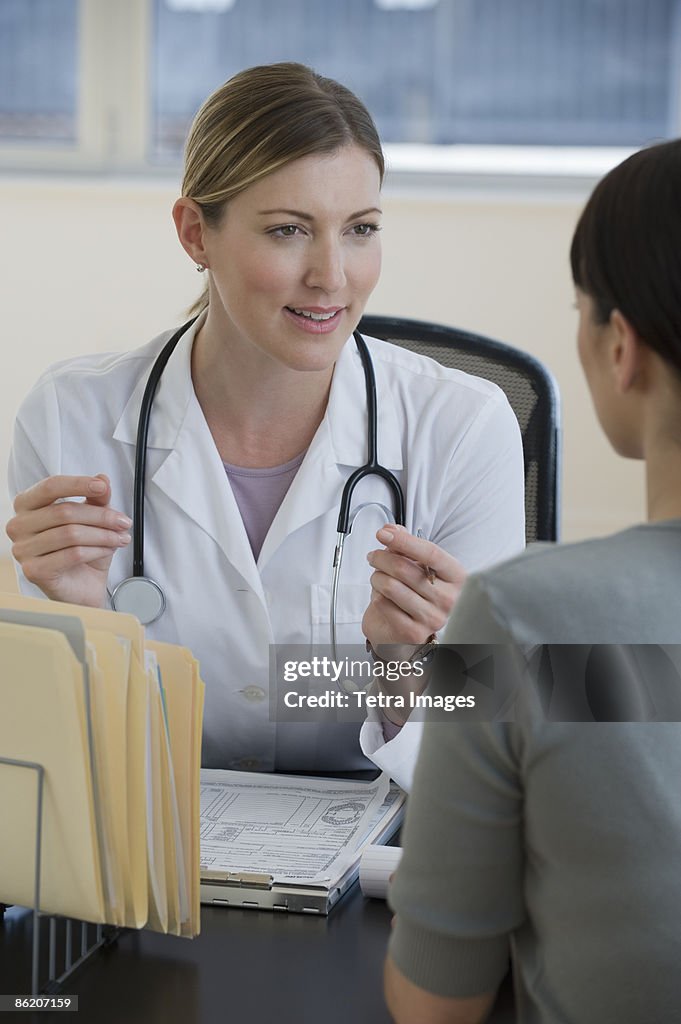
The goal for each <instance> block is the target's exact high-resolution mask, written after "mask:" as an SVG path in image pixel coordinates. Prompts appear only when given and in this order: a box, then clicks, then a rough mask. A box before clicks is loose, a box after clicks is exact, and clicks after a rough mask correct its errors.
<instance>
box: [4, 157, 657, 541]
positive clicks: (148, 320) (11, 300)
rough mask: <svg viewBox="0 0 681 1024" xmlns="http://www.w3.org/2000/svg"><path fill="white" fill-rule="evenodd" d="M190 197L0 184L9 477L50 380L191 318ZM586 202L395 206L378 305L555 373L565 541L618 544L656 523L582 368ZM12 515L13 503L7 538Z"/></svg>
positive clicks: (455, 197)
mask: <svg viewBox="0 0 681 1024" xmlns="http://www.w3.org/2000/svg"><path fill="white" fill-rule="evenodd" d="M175 195H176V187H175V185H174V184H173V183H172V182H169V181H162V182H148V181H142V180H139V181H125V182H122V181H115V182H109V181H106V180H95V181H93V180H85V179H64V180H58V179H54V180H52V179H48V178H45V177H42V176H36V177H35V178H33V179H23V180H19V179H13V178H9V177H6V178H0V223H1V224H2V227H3V246H2V274H1V280H2V294H3V302H2V337H3V341H2V351H3V355H4V360H3V372H2V374H0V461H1V462H2V465H3V467H4V465H5V464H6V461H7V453H8V450H9V444H10V437H11V426H12V420H13V416H14V413H15V411H16V408H17V406H18V404H19V402H20V401H21V398H22V396H23V395H24V394H25V392H26V391H27V390H28V388H29V387H30V386H31V384H32V383H33V381H34V380H35V378H36V377H37V376H38V374H39V373H40V372H41V370H42V369H43V368H44V367H45V366H47V365H48V364H49V363H50V362H53V361H55V360H58V359H64V358H67V357H69V356H72V355H77V354H79V353H86V352H93V351H98V350H99V351H107V350H112V349H118V350H121V349H127V348H133V347H136V346H138V345H141V344H143V343H144V342H145V341H147V340H148V339H149V338H151V337H153V335H154V334H156V333H158V332H159V331H161V330H164V329H166V328H168V327H171V326H172V325H173V324H175V323H178V322H179V321H180V320H181V318H182V317H183V315H184V311H185V308H186V306H187V304H188V303H189V302H190V301H191V300H192V299H193V298H194V296H195V295H196V294H197V292H198V290H199V287H200V281H199V279H198V276H197V274H196V272H195V271H194V269H193V266H192V264H191V263H190V262H189V260H188V259H187V257H186V256H185V255H184V253H183V252H182V250H181V249H180V247H179V244H178V243H177V241H176V239H175V237H174V233H173V228H172V222H171V219H170V214H169V211H170V207H171V205H172V201H173V199H174V197H175ZM582 201H583V196H582V195H580V194H579V193H576V194H575V195H574V197H572V198H566V197H565V196H559V197H556V196H551V195H548V194H547V195H545V196H544V197H543V198H542V197H541V195H539V196H537V195H534V196H533V197H529V196H527V195H526V196H520V195H516V196H512V195H507V196H506V197H504V196H503V195H484V194H482V193H478V194H477V195H475V194H469V195H464V194H461V193H459V194H455V193H453V194H451V195H446V194H444V193H442V194H440V195H433V194H432V193H431V194H429V195H424V194H423V193H422V192H421V193H412V194H408V193H405V192H402V193H396V192H395V193H392V194H390V193H388V194H387V195H386V201H385V210H386V218H385V230H384V232H383V240H384V252H385V260H384V272H383V277H382V280H381V283H380V284H379V286H378V289H377V290H376V292H375V293H374V296H373V297H372V300H371V304H370V311H371V312H376V313H388V314H394V315H401V316H410V317H416V318H420V319H425V320H433V321H440V322H443V323H449V324H456V325H458V326H462V327H468V328H470V329H473V330H478V331H481V332H483V333H486V334H489V335H491V336H492V337H496V338H498V339H500V340H503V341H508V342H510V343H512V344H514V345H517V346H519V347H520V348H524V349H526V350H527V351H529V352H532V353H533V354H534V355H536V356H538V357H539V358H540V359H542V360H543V361H544V362H545V363H546V364H547V365H548V366H549V367H550V369H551V370H552V371H553V373H554V374H555V376H556V378H557V380H558V383H559V385H560V388H561V392H562V400H563V424H564V473H563V502H562V522H563V538H564V539H573V538H579V537H583V536H586V535H588V534H590V533H606V532H609V531H611V530H614V529H617V528H619V527H621V526H623V525H626V524H628V523H631V522H633V521H637V520H640V519H641V518H642V517H643V508H644V503H643V475H642V470H641V466H640V465H639V464H636V463H626V462H624V461H623V460H621V459H618V458H617V457H616V456H615V455H613V454H612V452H611V451H610V449H609V448H608V446H607V444H606V442H605V441H604V440H603V439H602V437H601V435H600V433H599V430H598V427H597V424H596V421H595V418H594V414H593V412H592V409H591V406H590V403H589V401H588V395H587V392H586V390H585V387H584V384H583V383H582V379H581V374H580V372H579V367H578V363H577V357H576V353H575V344H574V334H575V326H576V314H575V312H574V310H573V309H572V289H571V284H570V276H569V269H568V261H567V252H568V246H569V240H570V236H571V232H572V229H573V226H574V223H575V221H576V217H577V214H578V211H579V208H580V206H581V204H582ZM3 475H4V471H3ZM9 515H10V506H9V501H8V499H7V497H6V491H5V488H4V487H2V488H1V489H0V518H1V519H2V522H3V523H4V522H5V521H6V520H7V518H8V517H9ZM7 551H8V542H7V538H6V537H5V535H4V530H3V531H2V535H1V536H0V555H2V554H3V553H5V554H6V553H7Z"/></svg>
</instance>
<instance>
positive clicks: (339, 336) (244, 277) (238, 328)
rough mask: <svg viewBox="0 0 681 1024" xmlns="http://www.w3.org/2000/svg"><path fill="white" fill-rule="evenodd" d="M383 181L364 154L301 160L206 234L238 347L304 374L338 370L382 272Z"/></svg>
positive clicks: (222, 318)
mask: <svg viewBox="0 0 681 1024" xmlns="http://www.w3.org/2000/svg"><path fill="white" fill-rule="evenodd" d="M380 220H381V209H380V175H379V171H378V167H377V166H376V163H375V161H374V160H373V158H372V157H371V156H370V155H369V154H368V153H367V152H366V151H365V150H363V149H361V148H360V147H358V146H354V145H349V146H344V147H343V148H342V149H339V150H338V151H337V152H335V153H332V154H322V155H316V154H315V155H311V156H306V157H302V158H300V159H299V160H295V161H293V162H292V163H290V164H288V165H286V166H285V167H283V168H281V170H278V171H275V172H274V173H272V174H270V175H268V177H266V178H263V180H262V181H259V182H257V183H256V184H254V185H252V186H250V188H248V189H246V190H245V191H244V192H242V193H240V194H239V195H237V196H236V197H235V198H234V199H232V200H230V201H229V202H228V203H227V206H226V208H225V211H224V214H223V218H222V221H221V223H220V226H219V227H217V228H207V229H206V231H205V233H204V247H205V253H206V258H205V260H204V262H205V263H206V264H207V266H208V268H209V270H210V273H211V277H212V281H211V314H210V315H211V317H213V316H215V317H216V320H217V322H218V323H219V324H220V326H221V329H222V330H223V331H224V333H225V336H226V337H227V338H229V342H230V345H232V346H233V345H237V346H241V347H245V349H246V350H247V351H250V352H251V354H252V353H253V350H254V349H256V350H258V351H259V353H260V354H261V355H262V356H264V357H265V358H269V359H273V360H275V361H277V362H279V363H283V364H284V365H286V366H288V367H290V368H292V369H297V370H322V369H327V368H328V367H329V366H331V365H332V364H333V363H334V362H335V360H336V358H337V357H338V354H339V352H340V350H341V348H342V347H343V344H344V342H345V341H346V340H347V339H348V337H349V336H350V334H351V333H352V331H353V330H354V329H355V327H356V326H357V323H358V321H359V319H360V317H361V315H362V312H363V310H364V307H365V305H366V302H367V299H368V298H369V295H370V294H371V292H372V291H373V289H374V287H375V285H376V282H377V281H378V276H379V273H380V268H381V246H380V241H379V237H378V229H379V227H380Z"/></svg>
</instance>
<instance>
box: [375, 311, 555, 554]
mask: <svg viewBox="0 0 681 1024" xmlns="http://www.w3.org/2000/svg"><path fill="white" fill-rule="evenodd" d="M359 330H360V331H361V332H362V334H368V335H369V336H371V337H374V338H381V339H383V340H384V341H390V342H393V344H395V345H401V346H402V348H408V349H411V350H412V351H413V352H417V353H419V354H420V355H424V356H430V358H431V359H435V360H436V361H437V362H438V363H441V364H442V365H443V366H450V367H453V368H455V369H457V370H464V371H465V372H466V373H472V374H475V376H477V377H485V378H486V379H487V380H491V381H493V382H494V383H495V384H498V385H499V387H500V388H501V389H502V390H503V391H505V393H506V397H507V398H508V400H509V403H510V405H511V408H512V409H513V411H514V413H515V414H516V417H517V419H518V423H519V424H520V431H521V433H522V438H523V452H524V455H525V538H526V541H527V543H528V544H531V543H532V542H533V541H536V540H558V510H559V472H560V398H559V394H558V386H557V384H556V382H555V380H554V378H553V376H552V375H551V373H550V372H549V370H547V368H546V367H545V366H544V365H543V364H542V363H540V362H539V360H538V359H535V358H534V356H531V355H529V354H528V353H527V352H522V351H521V350H520V349H517V348H513V347H512V346H511V345H505V344H502V343H501V342H499V341H492V339H491V338H485V337H483V336H482V335H480V334H472V333H471V332H470V331H462V330H459V328H457V327H444V326H442V325H440V324H431V323H426V322H424V321H421V320H404V319H401V318H399V317H385V316H365V317H363V318H362V320H361V322H360V324H359Z"/></svg>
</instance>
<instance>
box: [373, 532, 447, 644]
mask: <svg viewBox="0 0 681 1024" xmlns="http://www.w3.org/2000/svg"><path fill="white" fill-rule="evenodd" d="M376 537H377V539H378V540H379V541H380V542H381V543H382V544H385V548H384V549H382V550H378V551H370V552H369V554H368V555H367V560H368V562H369V564H370V565H371V566H372V567H373V569H374V572H373V573H372V576H371V590H372V593H371V602H370V603H369V607H368V608H367V610H366V611H365V613H364V618H363V619H362V631H363V632H364V635H365V636H366V637H367V639H368V640H369V642H370V644H371V646H372V647H373V648H374V650H376V649H377V648H378V645H380V644H408V645H411V646H413V647H417V646H420V645H421V644H423V643H425V642H426V641H427V640H428V638H429V637H430V636H431V635H432V634H433V633H437V631H438V630H439V629H442V627H443V626H444V624H445V623H446V622H447V619H448V618H449V615H450V612H451V611H452V608H453V607H454V604H455V603H456V600H457V598H458V596H459V593H460V592H461V588H462V586H463V584H464V581H465V579H466V575H467V573H466V570H465V569H464V568H463V566H462V565H460V563H459V562H457V560H456V558H454V557H453V556H452V555H450V554H448V553H447V552H446V551H444V550H443V549H442V548H440V547H438V546H437V544H433V542H432V541H429V540H425V539H423V538H421V537H415V536H414V535H413V534H411V533H409V531H408V530H406V529H405V528H404V527H403V526H394V525H390V526H384V527H383V528H382V529H380V530H379V531H378V533H377V534H376Z"/></svg>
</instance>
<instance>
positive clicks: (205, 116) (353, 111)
mask: <svg viewBox="0 0 681 1024" xmlns="http://www.w3.org/2000/svg"><path fill="white" fill-rule="evenodd" d="M348 144H354V145H357V146H360V147H362V148H363V149H365V150H366V151H367V153H369V155H370V156H372V157H373V159H374V160H375V161H376V165H377V167H378V170H379V173H380V176H381V181H382V180H383V175H384V172H385V164H384V159H383V151H382V149H381V142H380V139H379V137H378V132H377V131H376V126H375V125H374V122H373V121H372V119H371V115H370V114H369V112H368V110H367V109H366V107H365V106H364V104H363V103H362V102H361V100H359V99H358V98H357V97H356V96H355V95H354V93H352V92H351V91H350V90H349V89H347V88H346V87H345V86H344V85H341V84H340V83H339V82H336V81H334V80H333V79H332V78H324V77H323V76H322V75H318V74H317V73H316V72H314V71H313V70H312V69H311V68H308V67H306V66H305V65H304V64H294V63H281V64H267V65H262V66H259V67H254V68H248V69H247V70H246V71H240V72H239V74H237V75H235V76H234V77H233V78H230V79H229V81H228V82H225V84H224V85H221V86H220V88H219V89H217V90H216V91H215V92H214V93H213V94H212V95H211V96H209V97H208V99H207V100H206V102H205V103H204V104H203V106H202V107H201V109H200V110H199V112H198V114H197V115H196V117H195V118H194V122H193V124H192V127H191V130H190V132H189V137H188V139H187V145H186V149H185V171H184V178H183V180H182V195H183V196H186V197H188V198H190V199H193V200H194V202H196V203H198V204H199V206H200V207H201V209H202V211H203V215H204V217H205V219H206V221H207V223H208V224H210V225H212V226H217V225H218V224H219V222H220V218H221V217H222V214H223V211H224V207H225V203H227V202H228V201H229V200H230V199H232V198H233V197H234V196H236V195H238V194H239V192H243V191H244V189H247V188H248V187H249V185H253V184H254V183H255V182H256V181H260V179H261V178H264V177H265V176H266V175H268V174H271V173H272V172H273V171H276V170H278V169H279V168H280V167H283V166H284V165H285V164H288V163H290V162H291V161H292V160H297V159H299V158H300V157H303V156H308V155H309V154H311V153H333V152H335V151H336V150H337V149H339V148H340V147H341V146H345V145H348ZM207 305H208V287H207V286H206V289H205V291H204V293H203V295H202V296H201V297H200V298H199V299H198V300H197V301H196V302H195V303H194V305H193V306H192V308H191V313H192V314H195V313H199V312H201V310H203V309H205V308H206V306H207Z"/></svg>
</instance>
